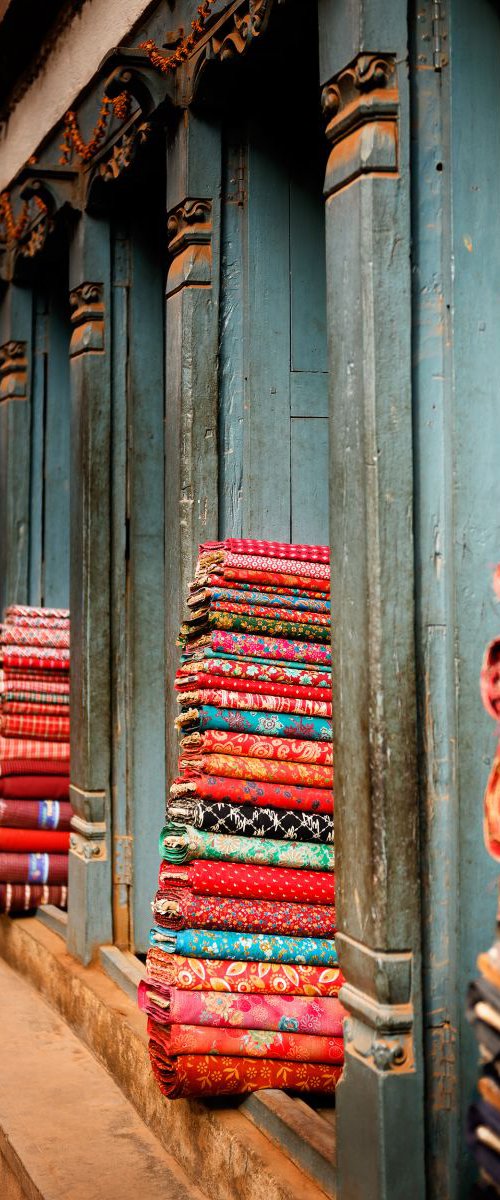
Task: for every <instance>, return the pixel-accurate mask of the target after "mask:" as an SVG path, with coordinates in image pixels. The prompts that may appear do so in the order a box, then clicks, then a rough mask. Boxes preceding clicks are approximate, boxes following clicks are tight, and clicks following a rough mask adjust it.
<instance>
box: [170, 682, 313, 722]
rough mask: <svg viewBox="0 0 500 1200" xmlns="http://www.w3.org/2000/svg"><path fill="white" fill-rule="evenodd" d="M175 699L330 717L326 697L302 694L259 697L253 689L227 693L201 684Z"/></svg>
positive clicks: (219, 705)
mask: <svg viewBox="0 0 500 1200" xmlns="http://www.w3.org/2000/svg"><path fill="white" fill-rule="evenodd" d="M177 701H178V703H179V704H181V705H182V706H183V707H184V706H185V707H188V706H190V705H193V704H196V705H203V707H205V706H206V705H212V706H213V705H215V706H216V707H217V708H222V709H225V708H237V709H240V708H241V709H250V710H254V709H255V710H256V711H258V712H260V711H264V712H266V713H269V712H272V713H275V712H279V713H299V714H302V715H305V716H316V717H331V715H332V705H331V701H329V700H307V699H306V698H303V697H302V696H297V695H296V694H295V696H293V697H291V696H273V695H269V694H266V695H264V696H260V695H258V694H256V693H255V692H239V691H231V692H228V691H226V690H225V689H222V688H210V687H205V688H202V689H198V690H197V691H189V692H186V693H181V694H180V695H179V696H178V697H177Z"/></svg>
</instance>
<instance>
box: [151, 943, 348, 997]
mask: <svg viewBox="0 0 500 1200" xmlns="http://www.w3.org/2000/svg"><path fill="white" fill-rule="evenodd" d="M146 968H147V972H148V976H149V977H150V978H151V979H152V980H153V981H154V982H155V983H159V984H160V985H161V986H162V987H164V988H165V987H178V988H182V989H183V991H189V992H193V991H194V992H200V991H213V992H223V993H227V992H237V993H238V995H239V994H240V993H243V992H244V993H245V994H247V993H248V992H251V993H252V994H253V993H256V992H257V993H259V995H262V993H265V995H266V996H333V997H336V996H338V994H339V991H340V989H341V987H343V984H344V983H345V980H344V976H343V975H342V972H341V970H340V968H339V967H337V966H329V967H324V966H318V967H316V966H310V965H309V966H304V965H302V964H298V963H294V964H293V965H292V964H290V963H275V962H265V961H262V960H261V961H257V962H254V961H252V960H251V959H245V960H241V961H238V960H233V959H231V960H228V959H223V960H220V959H214V958H212V959H210V958H199V957H198V958H193V957H189V956H185V955H181V954H169V953H165V951H164V950H163V949H160V948H159V947H158V946H155V945H152V946H151V947H150V949H149V950H148V953H147V957H146Z"/></svg>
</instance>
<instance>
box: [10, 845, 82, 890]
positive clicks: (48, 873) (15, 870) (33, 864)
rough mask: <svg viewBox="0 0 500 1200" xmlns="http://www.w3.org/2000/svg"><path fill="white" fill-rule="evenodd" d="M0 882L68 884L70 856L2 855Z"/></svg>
mask: <svg viewBox="0 0 500 1200" xmlns="http://www.w3.org/2000/svg"><path fill="white" fill-rule="evenodd" d="M0 882H2V883H38V884H45V883H64V884H67V882H68V855H67V854H36V853H33V854H8V853H5V854H1V853H0Z"/></svg>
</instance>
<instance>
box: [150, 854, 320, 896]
mask: <svg viewBox="0 0 500 1200" xmlns="http://www.w3.org/2000/svg"><path fill="white" fill-rule="evenodd" d="M159 885H160V888H167V887H188V888H191V890H192V891H193V892H197V893H198V895H200V896H216V895H217V896H240V897H241V898H242V899H246V898H247V897H248V898H250V899H252V900H274V901H276V902H279V901H281V900H290V901H293V902H294V903H298V904H318V905H322V904H334V903H335V876H334V874H333V872H329V871H294V870H288V869H284V868H282V867H260V866H255V865H254V864H247V863H226V862H208V861H206V860H205V859H202V858H195V859H194V860H193V862H190V863H186V864H185V865H184V866H177V865H176V864H171V863H166V862H162V863H161V865H160V872H159Z"/></svg>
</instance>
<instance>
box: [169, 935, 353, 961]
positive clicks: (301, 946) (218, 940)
mask: <svg viewBox="0 0 500 1200" xmlns="http://www.w3.org/2000/svg"><path fill="white" fill-rule="evenodd" d="M150 940H151V945H152V946H160V947H161V948H162V949H163V950H164V951H165V953H167V954H182V955H188V956H189V957H194V958H231V959H237V960H239V959H241V960H242V961H244V960H245V959H249V960H251V961H252V962H272V963H293V964H294V965H296V964H297V963H299V964H304V965H307V964H310V965H311V966H316V967H320V966H323V967H335V966H336V965H337V950H336V947H335V941H334V940H333V938H308V937H304V938H299V937H278V935H277V934H263V933H244V934H243V933H241V934H240V933H227V932H225V931H224V930H212V931H210V930H208V929H183V930H181V931H180V932H179V933H175V932H174V931H172V932H168V931H167V930H165V929H160V928H159V926H157V925H155V926H153V928H152V930H151V934H150Z"/></svg>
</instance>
